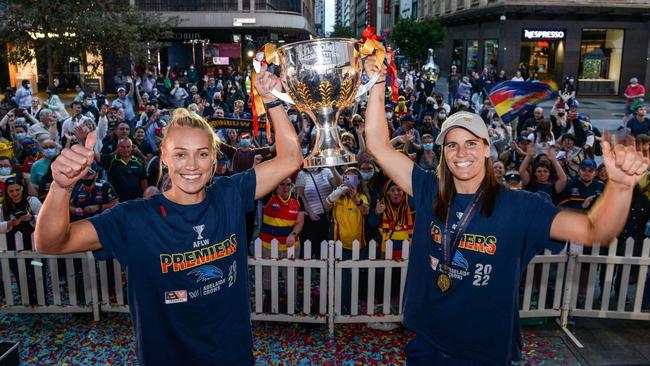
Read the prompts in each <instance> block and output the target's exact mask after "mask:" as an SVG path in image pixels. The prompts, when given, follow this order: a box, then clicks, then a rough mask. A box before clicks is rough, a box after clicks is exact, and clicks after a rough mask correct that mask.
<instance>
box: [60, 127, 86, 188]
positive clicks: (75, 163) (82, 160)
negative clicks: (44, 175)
mask: <svg viewBox="0 0 650 366" xmlns="http://www.w3.org/2000/svg"><path fill="white" fill-rule="evenodd" d="M96 140H97V134H96V133H95V132H91V133H89V134H88V136H87V137H86V142H85V146H84V145H80V144H77V145H73V146H72V147H70V148H65V149H63V151H61V155H59V157H58V158H57V159H56V160H55V161H54V162H53V163H52V178H53V180H54V182H55V183H56V184H57V185H58V186H59V187H62V188H72V187H73V186H74V185H75V184H76V183H77V181H79V179H81V178H82V177H83V176H84V175H86V173H87V172H88V168H90V166H91V164H92V163H93V160H94V159H95V152H94V151H93V147H94V146H95V141H96Z"/></svg>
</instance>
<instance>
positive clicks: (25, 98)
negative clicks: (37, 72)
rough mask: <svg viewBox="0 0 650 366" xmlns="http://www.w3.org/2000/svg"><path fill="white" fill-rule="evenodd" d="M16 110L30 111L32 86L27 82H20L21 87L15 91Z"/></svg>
mask: <svg viewBox="0 0 650 366" xmlns="http://www.w3.org/2000/svg"><path fill="white" fill-rule="evenodd" d="M14 98H15V99H14V100H15V101H16V104H18V108H20V109H25V110H28V111H29V110H31V108H32V86H31V84H30V82H29V80H23V81H22V82H21V87H20V88H18V90H16V96H15V97H14Z"/></svg>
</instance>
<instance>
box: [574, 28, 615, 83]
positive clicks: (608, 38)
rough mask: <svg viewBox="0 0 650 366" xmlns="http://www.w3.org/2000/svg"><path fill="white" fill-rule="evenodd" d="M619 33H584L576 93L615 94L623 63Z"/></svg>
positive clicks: (590, 30)
mask: <svg viewBox="0 0 650 366" xmlns="http://www.w3.org/2000/svg"><path fill="white" fill-rule="evenodd" d="M624 35H625V31H624V30H622V29H583V30H582V42H581V43H580V69H579V76H578V82H579V85H578V89H579V90H580V92H583V93H591V94H617V92H618V89H619V83H620V79H621V64H622V61H623V38H624Z"/></svg>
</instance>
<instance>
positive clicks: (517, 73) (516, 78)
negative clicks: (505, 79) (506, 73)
mask: <svg viewBox="0 0 650 366" xmlns="http://www.w3.org/2000/svg"><path fill="white" fill-rule="evenodd" d="M510 80H512V81H524V77H523V76H522V75H521V71H520V70H517V71H515V76H513V77H512V79H510Z"/></svg>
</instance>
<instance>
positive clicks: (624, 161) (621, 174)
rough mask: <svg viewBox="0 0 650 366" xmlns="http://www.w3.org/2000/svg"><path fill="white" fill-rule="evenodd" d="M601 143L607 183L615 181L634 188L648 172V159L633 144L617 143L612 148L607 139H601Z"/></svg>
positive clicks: (649, 161) (649, 162)
mask: <svg viewBox="0 0 650 366" xmlns="http://www.w3.org/2000/svg"><path fill="white" fill-rule="evenodd" d="M601 144H602V147H603V160H604V162H605V168H606V169H607V176H608V184H609V183H617V184H620V185H622V186H625V187H627V188H630V189H631V188H634V186H635V185H636V184H637V183H639V181H640V180H641V178H642V177H643V176H644V175H645V174H646V173H647V172H648V167H649V166H650V159H648V157H644V156H643V154H642V152H640V151H637V150H636V147H635V146H634V145H628V146H625V145H621V144H617V145H616V146H614V148H613V149H612V147H611V146H610V144H609V142H608V141H602V142H601Z"/></svg>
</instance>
